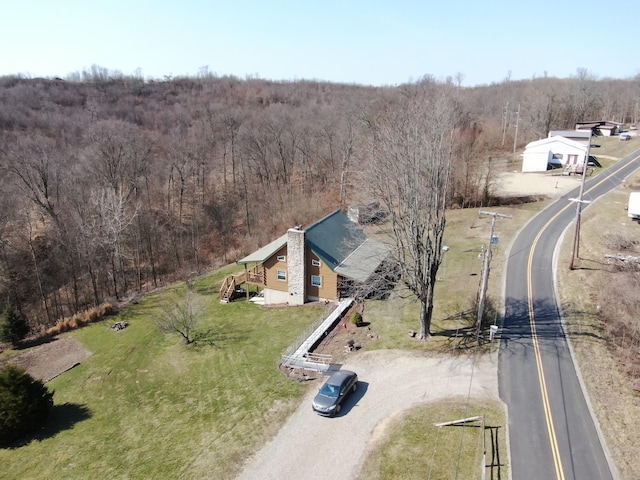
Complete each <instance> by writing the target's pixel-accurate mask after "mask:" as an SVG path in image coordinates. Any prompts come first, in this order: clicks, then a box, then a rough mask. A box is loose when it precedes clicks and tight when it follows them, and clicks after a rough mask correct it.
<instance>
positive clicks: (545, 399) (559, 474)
mask: <svg viewBox="0 0 640 480" xmlns="http://www.w3.org/2000/svg"><path fill="white" fill-rule="evenodd" d="M634 160H635V159H634ZM617 173H618V172H617V171H616V172H613V173H611V174H609V175H607V176H605V177H604V178H603V179H602V180H600V181H599V182H598V183H596V184H595V185H593V186H591V187H590V188H589V189H588V190H587V191H585V192H583V194H584V193H587V192H590V191H591V190H593V189H594V188H596V187H597V186H599V185H600V184H602V183H604V182H605V181H607V180H609V179H610V178H611V177H612V176H614V175H617ZM571 205H572V204H567V205H566V206H565V207H564V208H562V209H561V210H560V211H559V212H558V213H556V214H555V215H554V216H553V217H552V218H551V219H550V220H549V221H548V222H547V223H546V224H545V225H544V227H542V228H541V229H540V231H539V232H538V235H536V237H535V239H534V240H533V243H532V244H531V249H530V251H529V261H528V263H527V295H528V297H529V298H528V307H529V325H530V327H531V341H532V344H533V350H534V353H535V357H536V365H537V368H538V380H539V382H540V391H541V393H542V404H543V408H544V415H545V419H546V422H547V431H548V432H549V441H550V443H551V452H552V454H553V463H554V467H555V471H556V478H557V479H558V480H564V478H565V477H564V471H563V469H562V458H561V457H560V449H559V447H558V439H557V437H556V431H555V428H554V423H553V415H552V413H551V405H550V403H549V394H548V392H547V382H546V380H545V376H544V367H543V365H542V354H541V353H540V344H539V342H538V335H537V329H536V322H535V312H534V308H533V281H532V269H533V254H534V252H535V249H536V246H537V244H538V241H539V240H540V237H541V236H542V234H543V233H544V232H545V231H546V230H547V228H549V225H551V224H552V223H553V222H554V221H555V220H556V218H558V216H560V215H561V214H562V213H563V212H564V211H565V210H567V209H568V208H569V207H570V206H571Z"/></svg>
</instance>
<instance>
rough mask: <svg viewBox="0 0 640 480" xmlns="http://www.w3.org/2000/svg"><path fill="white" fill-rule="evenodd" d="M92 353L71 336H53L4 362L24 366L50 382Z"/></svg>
mask: <svg viewBox="0 0 640 480" xmlns="http://www.w3.org/2000/svg"><path fill="white" fill-rule="evenodd" d="M90 355H91V352H90V351H89V350H87V349H86V348H84V347H83V346H82V345H81V344H80V342H78V341H77V340H74V339H73V338H71V337H64V338H58V337H56V338H53V339H52V340H51V341H50V342H48V343H44V344H42V345H38V346H37V347H33V348H32V349H30V350H28V351H26V352H25V353H23V354H22V355H19V356H17V357H13V358H11V359H10V360H6V361H4V362H3V365H2V366H4V365H5V364H8V363H11V364H13V365H17V366H19V367H22V368H24V369H25V370H26V371H27V372H28V373H29V375H31V376H32V377H34V378H38V379H40V380H42V381H43V382H45V383H46V382H48V381H50V380H52V379H54V378H56V377H57V376H58V375H60V374H62V373H64V372H66V371H67V370H69V369H71V368H73V367H75V366H76V365H78V364H79V363H80V362H81V361H82V360H84V359H85V358H87V357H88V356H90Z"/></svg>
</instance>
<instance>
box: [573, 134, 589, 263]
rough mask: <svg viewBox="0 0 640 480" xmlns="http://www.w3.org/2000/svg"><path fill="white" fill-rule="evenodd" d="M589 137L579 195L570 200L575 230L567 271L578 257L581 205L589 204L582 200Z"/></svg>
mask: <svg viewBox="0 0 640 480" xmlns="http://www.w3.org/2000/svg"><path fill="white" fill-rule="evenodd" d="M591 135H593V130H589V144H588V145H587V156H586V157H585V159H584V164H583V165H582V181H581V182H580V194H579V195H578V198H570V199H569V200H571V201H572V202H576V229H575V232H574V234H573V250H572V252H571V262H570V263H569V270H573V269H574V265H575V259H576V258H577V257H578V256H579V255H580V252H579V249H580V220H581V217H582V204H583V203H589V201H586V200H583V199H582V195H583V194H584V183H585V181H586V179H587V168H589V155H590V153H591Z"/></svg>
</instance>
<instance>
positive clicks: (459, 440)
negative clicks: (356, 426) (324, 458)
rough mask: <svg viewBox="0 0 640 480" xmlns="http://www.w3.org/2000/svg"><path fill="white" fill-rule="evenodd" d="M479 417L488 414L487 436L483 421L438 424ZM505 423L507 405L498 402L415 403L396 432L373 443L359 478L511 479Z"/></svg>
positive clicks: (393, 427)
mask: <svg viewBox="0 0 640 480" xmlns="http://www.w3.org/2000/svg"><path fill="white" fill-rule="evenodd" d="M475 416H483V417H484V425H485V429H484V435H483V430H482V423H481V422H469V423H467V424H464V425H450V426H441V427H436V426H435V425H434V424H436V423H444V422H450V421H453V420H459V419H463V418H469V417H475ZM504 422H505V418H504V411H503V408H502V405H500V403H499V402H495V401H480V400H472V401H471V402H467V401H466V399H464V398H458V399H451V400H448V401H444V402H438V403H434V404H431V403H429V404H424V405H420V406H417V407H414V408H412V409H411V410H409V411H408V412H405V413H404V414H403V415H402V416H401V417H398V418H396V419H394V421H393V424H392V425H391V426H390V430H391V433H390V434H389V435H387V436H386V437H385V438H384V439H382V440H381V441H379V442H377V443H376V444H375V445H374V446H373V448H372V450H371V452H370V453H369V456H368V458H367V461H366V462H365V464H364V467H363V469H362V471H361V472H360V475H359V477H358V478H360V479H362V480H365V479H367V480H378V479H380V480H382V479H395V478H402V479H403V480H412V479H416V480H418V479H425V478H431V479H444V478H461V479H462V478H464V479H467V480H474V479H477V480H481V479H482V478H507V477H508V470H507V468H506V467H505V462H506V460H507V456H508V452H507V450H506V442H505V435H506V432H505V428H504V425H505V423H504ZM484 451H486V452H487V455H486V458H483V452H484ZM483 462H484V465H486V466H487V467H486V470H485V472H484V473H485V475H486V476H485V477H483V476H482V473H483V472H482V465H483Z"/></svg>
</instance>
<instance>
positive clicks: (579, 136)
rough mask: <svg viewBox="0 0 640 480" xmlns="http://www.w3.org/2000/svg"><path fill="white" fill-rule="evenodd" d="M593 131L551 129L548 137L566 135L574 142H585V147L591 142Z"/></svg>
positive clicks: (565, 136)
mask: <svg viewBox="0 0 640 480" xmlns="http://www.w3.org/2000/svg"><path fill="white" fill-rule="evenodd" d="M591 136H592V133H591V131H590V130H588V129H587V130H586V131H585V130H551V131H550V132H549V136H548V138H551V137H564V138H568V139H569V140H573V141H574V142H578V143H581V144H583V145H584V146H585V147H588V146H589V142H591Z"/></svg>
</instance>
